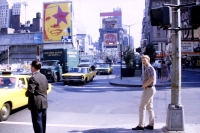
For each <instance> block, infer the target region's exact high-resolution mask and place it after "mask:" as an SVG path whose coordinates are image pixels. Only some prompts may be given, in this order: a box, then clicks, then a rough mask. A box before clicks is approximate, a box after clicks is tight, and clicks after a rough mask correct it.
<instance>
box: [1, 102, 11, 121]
mask: <svg viewBox="0 0 200 133" xmlns="http://www.w3.org/2000/svg"><path fill="white" fill-rule="evenodd" d="M10 112H11V107H10V104H9V103H4V105H3V106H2V108H1V110H0V121H5V120H7V119H8V117H9V116H10Z"/></svg>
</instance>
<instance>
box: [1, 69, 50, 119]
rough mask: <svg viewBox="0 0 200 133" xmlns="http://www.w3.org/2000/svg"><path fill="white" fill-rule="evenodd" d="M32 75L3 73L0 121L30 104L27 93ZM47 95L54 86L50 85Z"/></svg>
mask: <svg viewBox="0 0 200 133" xmlns="http://www.w3.org/2000/svg"><path fill="white" fill-rule="evenodd" d="M30 77H31V76H30V75H13V74H12V73H11V72H8V71H7V72H2V75H0V98H1V100H0V121H5V120H7V119H8V117H9V115H10V112H11V110H13V109H16V108H19V107H22V106H25V105H27V104H28V97H26V96H25V92H26V90H27V87H28V80H29V78H30ZM48 86H49V87H48V88H49V89H48V91H47V93H49V92H51V89H52V86H51V84H48Z"/></svg>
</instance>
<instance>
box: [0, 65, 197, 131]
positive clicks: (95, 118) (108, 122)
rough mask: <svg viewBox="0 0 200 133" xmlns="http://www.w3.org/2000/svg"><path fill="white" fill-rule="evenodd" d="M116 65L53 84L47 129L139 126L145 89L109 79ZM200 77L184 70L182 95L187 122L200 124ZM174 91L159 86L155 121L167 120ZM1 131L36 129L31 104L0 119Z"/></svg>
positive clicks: (117, 71)
mask: <svg viewBox="0 0 200 133" xmlns="http://www.w3.org/2000/svg"><path fill="white" fill-rule="evenodd" d="M113 67H114V72H113V74H112V75H97V76H96V77H95V79H94V81H93V82H89V83H87V84H86V85H73V84H71V85H65V86H64V85H63V83H62V82H58V83H55V84H52V86H53V88H52V92H51V93H50V94H49V96H48V101H49V108H48V112H47V115H48V117H47V133H103V132H100V131H99V132H98V131H97V130H98V129H101V128H107V129H109V128H119V129H120V131H121V130H122V129H123V131H124V132H129V131H130V129H131V128H132V127H135V126H136V124H137V122H138V106H139V102H140V98H141V94H142V90H141V88H138V87H135V88H134V87H119V86H112V85H110V84H109V81H110V80H111V79H113V78H115V77H116V76H119V75H120V70H119V67H120V66H119V65H115V66H113ZM199 79H200V73H199V72H191V71H182V81H183V83H182V88H183V89H182V91H181V92H182V95H181V96H182V104H183V106H184V110H185V122H186V123H187V124H200V113H199V110H200V104H198V103H199V99H200V89H199V88H200V80H199ZM170 94H171V91H170V87H163V88H157V93H156V95H155V98H154V109H155V125H156V123H163V126H164V124H165V121H166V113H167V106H168V104H169V103H170V100H171V98H170ZM147 116H148V115H147ZM147 118H148V117H147ZM147 118H146V121H148V119H147ZM120 131H119V132H120ZM0 133H33V128H32V123H31V116H30V111H29V110H28V109H27V107H23V108H20V109H17V110H14V111H12V114H11V116H10V117H9V119H8V120H7V121H5V122H0Z"/></svg>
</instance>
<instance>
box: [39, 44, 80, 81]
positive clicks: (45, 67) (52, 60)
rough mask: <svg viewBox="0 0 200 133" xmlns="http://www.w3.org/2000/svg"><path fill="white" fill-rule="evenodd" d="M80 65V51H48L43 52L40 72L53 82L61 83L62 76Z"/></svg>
mask: <svg viewBox="0 0 200 133" xmlns="http://www.w3.org/2000/svg"><path fill="white" fill-rule="evenodd" d="M78 65H79V50H76V49H61V48H60V49H46V50H43V61H42V67H41V69H40V72H41V73H42V74H44V75H45V76H46V77H47V79H52V80H53V82H57V81H61V80H62V74H63V73H67V72H68V71H69V70H70V69H71V68H72V67H77V66H78Z"/></svg>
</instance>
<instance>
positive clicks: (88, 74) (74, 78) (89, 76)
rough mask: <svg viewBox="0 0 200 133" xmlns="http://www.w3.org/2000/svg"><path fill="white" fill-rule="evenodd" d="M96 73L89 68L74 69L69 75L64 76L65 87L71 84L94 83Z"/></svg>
mask: <svg viewBox="0 0 200 133" xmlns="http://www.w3.org/2000/svg"><path fill="white" fill-rule="evenodd" d="M95 76H96V71H92V70H91V68H89V67H73V68H71V69H70V70H69V72H68V73H64V74H62V77H63V83H64V85H66V84H68V83H70V82H78V83H83V84H85V83H87V82H89V81H93V78H94V77H95Z"/></svg>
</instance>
